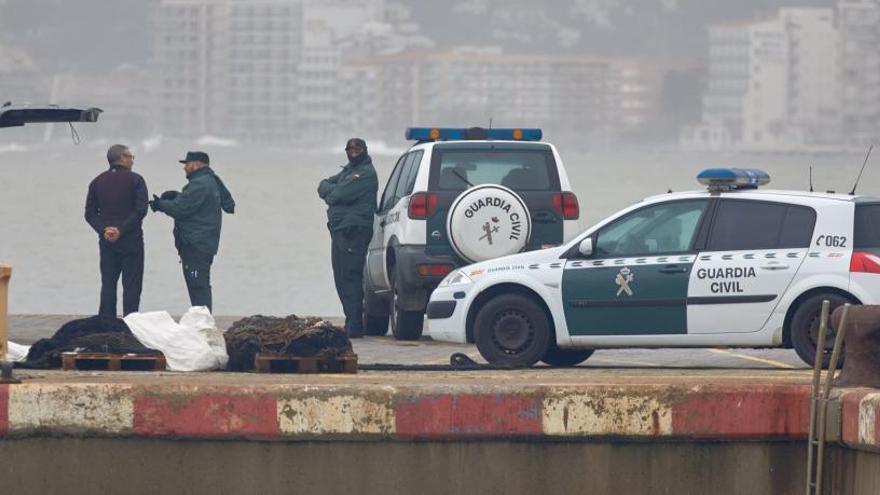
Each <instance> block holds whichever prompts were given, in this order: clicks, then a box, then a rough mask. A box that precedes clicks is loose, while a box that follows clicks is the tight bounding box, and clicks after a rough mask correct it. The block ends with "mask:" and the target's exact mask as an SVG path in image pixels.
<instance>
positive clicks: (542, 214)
mask: <svg viewBox="0 0 880 495" xmlns="http://www.w3.org/2000/svg"><path fill="white" fill-rule="evenodd" d="M532 220H533V221H535V222H539V223H553V222H555V221H556V215H554V214H552V213H550V212H549V211H536V212H534V213H532Z"/></svg>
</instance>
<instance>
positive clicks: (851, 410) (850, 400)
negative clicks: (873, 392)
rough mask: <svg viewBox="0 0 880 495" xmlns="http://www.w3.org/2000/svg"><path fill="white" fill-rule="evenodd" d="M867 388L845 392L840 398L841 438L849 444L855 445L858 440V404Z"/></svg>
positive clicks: (866, 392)
mask: <svg viewBox="0 0 880 495" xmlns="http://www.w3.org/2000/svg"><path fill="white" fill-rule="evenodd" d="M868 392H869V391H868V390H859V391H854V392H846V393H844V394H843V396H842V397H841V398H840V401H841V402H842V408H841V416H842V418H841V422H842V425H841V432H840V436H841V440H843V442H844V443H848V444H850V445H857V444H859V443H861V442H860V441H859V405H860V404H861V402H862V399H863V398H864V397H865V395H867V394H868Z"/></svg>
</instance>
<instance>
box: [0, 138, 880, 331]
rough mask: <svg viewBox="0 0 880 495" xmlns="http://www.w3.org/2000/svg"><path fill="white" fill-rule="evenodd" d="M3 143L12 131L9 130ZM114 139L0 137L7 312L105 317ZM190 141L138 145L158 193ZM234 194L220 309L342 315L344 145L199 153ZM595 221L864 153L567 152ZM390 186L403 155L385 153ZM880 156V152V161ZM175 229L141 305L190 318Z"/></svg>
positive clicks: (878, 172)
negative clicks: (102, 290)
mask: <svg viewBox="0 0 880 495" xmlns="http://www.w3.org/2000/svg"><path fill="white" fill-rule="evenodd" d="M2 137H5V136H2ZM109 144H111V143H107V142H104V141H97V140H94V141H89V140H86V141H85V142H84V143H83V144H81V145H79V146H74V145H73V144H71V143H69V142H68V143H58V144H51V145H42V146H19V145H13V144H11V143H10V142H9V141H0V262H2V263H7V264H11V265H13V266H14V271H13V278H12V284H11V289H10V312H11V313H14V314H23V313H65V314H87V313H94V312H95V311H97V307H98V291H99V284H100V278H99V274H98V246H97V238H96V235H95V234H94V232H93V231H92V230H91V229H90V228H89V226H88V225H87V224H86V223H85V221H84V220H83V206H84V202H85V195H86V189H87V187H88V184H89V182H90V181H91V179H92V178H93V177H94V176H95V175H97V174H99V173H100V172H102V171H103V170H104V169H105V168H106V164H105V163H106V162H105V160H104V158H103V156H104V152H105V150H106V148H107V146H108V145H109ZM188 147H189V148H192V147H193V146H192V145H187V144H186V143H176V144H171V143H168V142H165V143H164V144H154V145H153V146H138V145H137V144H132V149H133V151H134V153H135V155H136V160H135V171H137V172H138V173H140V174H142V175H143V176H144V177H145V178H146V180H147V184H148V186H149V188H150V193H151V194H152V193H157V194H159V193H161V192H162V191H164V190H167V189H179V188H180V187H182V186H183V185H184V184H185V182H186V181H185V177H184V174H183V171H182V168H181V166H180V165H179V164H178V163H177V161H176V160H177V159H178V158H180V157H181V156H182V155H183V154H184V152H185V151H186V149H187V148H188ZM201 148H205V149H206V150H207V151H208V152H210V154H211V159H212V162H213V167H214V169H215V170H216V172H217V173H218V174H219V175H220V176H221V177H223V179H224V181H225V182H226V184H227V185H228V186H229V188H230V189H231V191H232V193H233V195H234V196H235V199H236V203H237V206H236V214H235V215H234V216H228V215H227V216H224V223H223V236H222V239H221V242H220V253H219V255H218V256H217V258H216V259H215V263H214V269H213V273H212V277H213V286H214V305H215V309H216V312H217V313H218V314H221V315H247V314H257V313H262V314H276V315H281V314H289V313H297V314H320V315H338V314H341V312H342V311H341V307H340V305H339V302H338V300H337V297H336V292H335V290H334V288H333V278H332V272H331V268H330V254H329V248H330V239H329V235H328V233H327V230H326V227H325V221H326V220H325V212H324V205H323V202H322V201H321V200H320V199H319V198H318V196H317V194H316V193H315V188H316V186H317V183H318V182H319V180H320V179H322V178H324V177H326V176H328V175H330V174H333V173H335V172H336V171H337V170H338V169H339V166H340V165H341V164H343V162H344V156H343V153H342V151H341V146H340V151H339V152H338V153H331V152H330V151H323V152H319V151H312V152H303V151H294V150H285V149H266V148H262V147H212V146H201ZM560 151H561V153H562V156H563V159H564V160H565V163H566V167H567V170H568V174H569V177H570V179H571V182H572V187H573V189H574V191H575V192H576V193H577V195H578V197H579V199H580V203H581V211H582V216H581V224H582V226H583V227H587V226H588V225H590V224H592V223H593V222H595V221H597V220H600V219H601V218H603V217H604V216H606V215H608V214H611V213H613V212H614V211H616V210H618V209H619V208H621V207H623V206H626V205H628V204H631V203H633V202H635V201H637V200H639V199H641V198H643V197H645V196H648V195H653V194H658V193H665V192H666V191H667V190H669V189H673V190H690V189H696V188H698V187H699V186H698V185H697V184H696V181H695V176H696V174H697V172H698V171H699V170H700V169H702V168H705V167H709V166H743V167H760V168H763V169H766V170H767V171H769V172H770V175H771V177H772V186H774V187H778V188H794V189H806V188H807V184H808V166H809V165H810V164H812V165H813V181H814V183H815V184H816V186H817V189H822V190H825V189H834V190H837V191H848V190H849V188H850V187H851V186H852V183H853V180H854V179H855V176H856V174H857V172H858V168H859V167H860V166H861V162H862V157H861V156H857V155H838V156H832V155H820V156H808V155H769V154H768V155H753V154H736V153H681V152H670V151H657V152H646V151H625V150H623V151H615V152H601V153H568V152H566V150H565V149H562V150H560ZM373 158H374V163H375V164H376V166H377V169H378V172H379V176H380V190H381V188H383V187H384V183H383V181H384V180H387V178H388V175H389V173H390V169H391V167H392V166H393V164H394V162H395V160H396V156H395V155H393V154H375V153H374V157H373ZM876 160H880V157H878V158H876ZM860 191H861V192H873V193H875V194H878V195H880V163H875V164H874V165H873V166H870V165H869V168H868V170H867V171H866V173H865V176H864V178H863V180H862V185H861V186H860ZM171 227H172V221H171V219H170V218H169V217H167V216H165V215H163V214H154V213H152V212H151V213H149V214H148V216H147V218H146V220H145V221H144V231H145V239H146V249H147V253H146V271H145V275H144V277H145V281H144V293H143V297H142V302H141V309H142V310H160V309H164V310H168V311H170V312H172V313H177V314H180V313H182V312H183V311H185V309H186V308H187V307H188V300H187V296H186V289H185V286H184V282H183V277H182V274H181V272H180V265H179V263H178V259H177V255H176V252H175V250H174V245H173V239H172V235H171Z"/></svg>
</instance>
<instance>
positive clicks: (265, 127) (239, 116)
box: [153, 0, 302, 141]
mask: <svg viewBox="0 0 880 495" xmlns="http://www.w3.org/2000/svg"><path fill="white" fill-rule="evenodd" d="M153 15H154V21H155V27H156V39H155V45H154V46H155V51H154V53H155V57H156V62H157V67H158V69H159V77H160V80H161V83H160V90H159V101H160V106H161V108H162V127H163V129H165V130H166V132H169V133H172V134H175V135H180V136H187V137H194V136H202V135H206V134H210V135H221V136H229V135H234V136H242V137H245V138H247V139H250V140H255V141H270V140H277V139H283V138H285V137H287V136H288V135H290V134H292V133H293V132H294V129H295V128H296V124H297V120H296V119H297V111H296V110H297V104H298V102H297V95H298V88H297V84H298V79H297V71H298V64H299V59H300V55H301V44H302V40H301V38H302V4H301V2H300V1H299V0H160V1H159V2H158V4H157V6H156V8H155V10H154V12H153Z"/></svg>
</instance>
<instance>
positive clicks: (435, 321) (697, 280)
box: [428, 189, 880, 349]
mask: <svg viewBox="0 0 880 495" xmlns="http://www.w3.org/2000/svg"><path fill="white" fill-rule="evenodd" d="M692 199H718V200H726V199H735V200H746V201H756V202H761V203H764V204H766V203H781V204H785V205H794V206H804V207H809V208H812V209H813V210H815V212H816V220H815V227H814V228H813V231H812V235H811V238H810V243H809V246H803V247H799V248H779V249H751V250H737V251H710V250H708V249H703V250H700V251H696V252H689V253H676V254H671V255H664V254H663V253H659V254H657V255H653V256H652V255H647V256H635V257H623V258H608V257H605V258H602V257H595V256H593V257H575V258H571V257H569V258H566V257H565V256H564V255H565V254H567V253H569V254H570V253H571V252H572V250H577V249H578V246H579V245H580V243H581V241H582V240H584V239H587V238H592V239H593V242H594V243H595V242H596V241H595V239H596V237H595V235H596V233H597V232H599V231H601V229H602V228H603V227H605V226H606V225H609V224H612V223H613V222H615V221H616V220H617V219H622V218H623V217H625V216H626V215H628V214H630V213H631V212H635V211H637V210H640V209H642V208H645V207H647V206H652V205H660V204H664V203H669V202H672V201H681V200H692ZM865 199H866V198H864V197H859V196H848V195H840V194H825V193H807V192H796V191H773V190H757V189H750V190H737V191H730V192H721V193H718V192H715V193H711V192H706V191H702V192H688V193H675V194H665V195H661V196H655V197H651V198H647V199H645V200H643V201H641V202H639V203H637V204H634V205H632V206H630V207H628V208H626V209H624V210H622V211H620V212H618V213H616V214H614V215H612V216H610V217H608V218H607V219H605V220H603V221H602V222H600V223H598V224H596V225H595V226H593V227H591V228H590V229H588V230H587V231H585V232H583V233H582V234H580V235H578V236H576V237H575V238H574V240H572V241H571V242H569V243H567V244H566V245H564V246H560V247H558V248H553V249H547V250H542V251H536V252H530V253H524V254H519V255H513V256H508V257H504V258H500V259H495V260H491V261H487V262H483V263H477V264H474V265H470V266H467V267H464V268H462V269H460V270H459V271H458V272H454V273H453V274H450V275H449V277H447V279H445V280H444V281H443V283H441V285H440V287H438V288H437V289H436V290H435V291H434V293H433V295H432V296H431V304H430V305H429V311H428V313H429V318H431V319H429V329H430V335H431V337H432V338H433V339H434V340H440V341H449V342H459V343H465V342H473V341H474V337H473V331H474V330H473V324H474V318H475V313H476V311H472V308H473V306H474V303H475V301H478V300H480V302H481V303H482V302H484V301H485V299H480V296H481V294H488V293H490V292H492V291H494V292H497V293H499V294H500V293H509V292H511V291H516V290H523V289H524V290H525V291H526V292H531V293H532V294H533V295H537V296H538V297H539V298H540V300H541V301H543V303H544V304H545V305H546V309H547V310H548V313H549V315H550V317H551V319H552V324H553V328H555V337H556V338H555V341H556V344H557V346H558V347H559V348H562V349H565V348H590V349H592V348H615V347H687V346H729V347H772V346H781V345H783V344H784V342H785V338H786V337H785V336H784V332H783V331H784V329H785V327H786V324H787V318H790V317H791V310H792V308H793V306H792V305H793V304H794V303H795V302H796V301H798V298H799V297H802V296H803V295H805V294H810V293H811V291H816V290H824V291H828V290H831V291H833V292H839V293H841V294H846V295H848V297H849V298H850V299H852V300H853V302H857V303H862V304H878V303H880V275H878V274H875V273H851V272H850V260H851V257H852V255H853V247H852V240H853V218H854V210H855V205H856V202H857V201H859V200H865ZM878 202H880V201H878ZM719 204H720V203H719ZM712 211H714V210H712ZM786 211H790V210H786ZM798 211H801V210H798ZM785 218H787V217H785ZM701 221H702V220H701ZM708 221H710V222H713V220H711V219H710V220H708ZM784 221H787V220H784ZM708 228H709V227H707V229H708ZM706 235H708V234H706ZM742 235H744V236H748V235H749V232H748V225H743V234H742ZM780 236H782V234H780ZM675 263H681V264H682V265H683V266H685V268H687V269H688V273H689V276H688V277H687V298H686V331H684V332H678V333H668V334H663V333H657V332H644V333H642V332H628V333H627V332H625V333H626V334H621V333H620V332H617V331H615V329H614V328H607V329H605V330H602V329H598V330H595V331H588V332H584V331H582V330H583V329H582V328H569V323H570V321H573V320H572V313H573V312H576V311H578V309H577V308H575V307H573V306H574V305H575V303H580V304H583V305H584V307H585V308H587V309H585V310H584V311H593V313H595V312H596V311H599V310H601V311H606V310H607V311H608V313H607V314H605V315H606V316H609V317H611V318H610V319H609V320H608V321H611V322H612V323H611V326H614V324H613V322H614V321H615V320H614V317H619V318H627V317H628V315H627V314H625V313H624V312H627V313H633V312H638V311H639V308H638V306H633V305H630V306H626V307H624V306H621V307H620V309H619V310H615V309H613V307H612V308H611V309H607V308H600V309H599V310H596V309H593V310H591V309H589V308H590V305H591V304H593V302H592V301H591V300H590V299H589V297H585V298H583V299H582V300H581V299H578V300H575V299H573V298H572V294H571V293H569V294H568V298H567V299H568V300H566V297H564V295H563V292H564V290H565V284H564V281H563V277H564V275H566V274H568V277H590V274H589V273H590V272H585V271H584V272H579V270H594V269H596V268H609V267H611V268H612V271H607V270H606V272H604V273H607V274H613V270H614V269H617V268H619V269H620V270H621V271H618V272H617V273H618V274H620V273H625V274H627V276H629V273H636V272H635V271H633V272H623V271H622V270H623V269H624V268H625V267H626V268H627V269H630V268H631V269H633V270H639V269H640V270H645V267H650V266H652V265H663V264H666V265H665V266H673V265H674V264H675ZM683 269H684V268H683ZM728 269H730V270H728ZM719 270H720V271H719ZM664 273H666V272H664ZM728 275H729V276H728ZM617 276H620V275H617ZM623 278H626V276H624V277H623ZM658 280H661V281H662V277H660V278H658ZM619 281H620V280H619V279H616V278H615V277H608V280H607V284H608V285H609V290H613V289H615V288H616V289H617V291H618V292H617V297H618V299H619V298H623V299H626V297H627V295H626V294H622V293H621V291H623V290H624V288H623V287H622V285H621V284H620V283H617V282H619ZM450 282H458V283H455V284H454V285H450ZM593 282H595V281H593V280H591V281H590V283H593ZM638 282H639V280H638V279H637V278H636V280H635V281H634V283H633V284H632V285H633V286H634V287H635V288H634V289H631V288H629V287H627V289H626V290H627V291H630V290H632V291H634V293H635V294H636V295H638V291H639V289H638V287H636V286H637V285H638ZM713 284H727V285H713ZM623 285H627V284H623ZM679 286H680V283H679ZM677 287H678V286H677ZM487 291H490V292H487ZM728 294H733V295H728ZM630 295H632V294H630ZM765 295H766V296H765ZM770 296H775V297H773V298H772V299H770ZM611 297H612V298H613V297H614V296H611ZM450 301H455V305H454V310H452V314H451V315H450V316H449V317H446V318H443V317H440V318H437V317H434V318H432V316H431V313H432V311H431V308H432V305H435V303H437V304H440V305H442V304H444V302H445V304H446V307H447V308H448V307H449V306H450V303H449V302H450ZM732 301H738V302H732ZM611 302H614V301H611ZM437 307H438V306H436V305H435V308H437ZM476 309H477V310H478V309H479V308H476ZM566 311H568V312H569V313H568V314H567V313H566ZM614 311H618V313H616V314H615V313H614ZM435 313H436V311H435ZM435 316H436V315H435ZM600 316H601V315H600ZM600 319H601V318H600Z"/></svg>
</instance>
